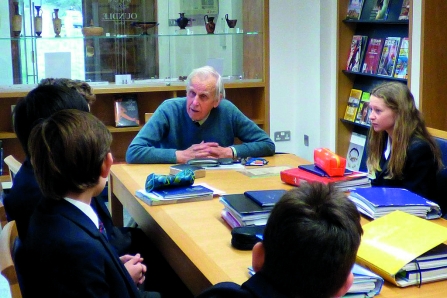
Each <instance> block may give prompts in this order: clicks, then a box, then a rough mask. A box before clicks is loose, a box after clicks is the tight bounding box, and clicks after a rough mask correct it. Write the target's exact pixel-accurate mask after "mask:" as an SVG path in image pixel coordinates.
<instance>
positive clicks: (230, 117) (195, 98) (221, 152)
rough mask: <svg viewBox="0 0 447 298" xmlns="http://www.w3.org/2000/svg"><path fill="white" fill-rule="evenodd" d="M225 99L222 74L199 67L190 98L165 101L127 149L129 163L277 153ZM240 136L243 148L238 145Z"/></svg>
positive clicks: (188, 91) (188, 86) (194, 73)
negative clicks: (235, 141) (236, 143)
mask: <svg viewBox="0 0 447 298" xmlns="http://www.w3.org/2000/svg"><path fill="white" fill-rule="evenodd" d="M224 98H225V90H224V87H223V83H222V78H221V76H220V75H219V73H218V72H216V71H215V70H214V69H213V68H212V67H210V66H205V67H201V68H197V69H194V70H193V71H192V72H191V74H190V75H189V76H188V78H187V80H186V98H173V99H168V100H165V101H164V102H163V103H162V104H161V105H160V106H159V107H158V108H157V110H156V111H155V113H154V115H153V116H152V117H151V119H150V120H149V121H148V122H147V123H146V124H145V125H144V126H143V128H142V129H141V130H140V132H138V134H137V136H136V137H135V139H134V140H133V141H132V143H131V144H130V146H129V148H128V149H127V153H126V161H127V162H128V163H186V162H187V161H188V160H190V159H193V158H237V157H248V156H252V157H254V156H270V155H273V154H274V153H275V144H274V143H273V142H272V140H271V139H270V138H269V137H268V135H267V134H266V133H265V132H264V131H263V130H262V129H261V128H259V127H258V126H257V125H256V124H255V123H254V122H253V121H251V120H250V119H248V118H247V117H246V116H245V115H244V114H243V113H242V112H241V111H240V110H239V109H238V108H237V107H236V106H234V105H233V104H232V103H231V102H230V101H228V100H226V99H224ZM235 138H238V139H239V140H241V141H242V144H238V145H235V144H234V139H235Z"/></svg>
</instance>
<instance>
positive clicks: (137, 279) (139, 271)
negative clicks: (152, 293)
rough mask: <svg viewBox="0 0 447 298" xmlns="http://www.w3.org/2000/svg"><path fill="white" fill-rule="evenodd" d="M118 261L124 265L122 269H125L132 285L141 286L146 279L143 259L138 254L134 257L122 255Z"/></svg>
mask: <svg viewBox="0 0 447 298" xmlns="http://www.w3.org/2000/svg"><path fill="white" fill-rule="evenodd" d="M120 260H121V262H122V263H123V264H124V267H126V269H127V271H128V272H129V274H130V276H131V277H132V280H133V281H134V283H135V284H136V285H141V284H142V283H143V282H144V280H145V279H146V276H145V273H146V270H147V268H146V265H144V264H143V263H142V261H143V258H142V257H141V256H140V254H136V255H135V256H131V255H124V256H121V257H120Z"/></svg>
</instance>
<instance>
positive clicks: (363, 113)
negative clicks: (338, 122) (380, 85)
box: [355, 91, 371, 125]
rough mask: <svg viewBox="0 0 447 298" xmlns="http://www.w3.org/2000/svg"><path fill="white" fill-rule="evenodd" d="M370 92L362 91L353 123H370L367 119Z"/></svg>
mask: <svg viewBox="0 0 447 298" xmlns="http://www.w3.org/2000/svg"><path fill="white" fill-rule="evenodd" d="M370 97H371V93H369V92H365V91H363V93H362V97H361V98H360V103H359V108H358V111H357V116H356V117H355V123H360V124H363V125H371V121H370V120H369V114H370V110H371V109H370V108H369V98H370Z"/></svg>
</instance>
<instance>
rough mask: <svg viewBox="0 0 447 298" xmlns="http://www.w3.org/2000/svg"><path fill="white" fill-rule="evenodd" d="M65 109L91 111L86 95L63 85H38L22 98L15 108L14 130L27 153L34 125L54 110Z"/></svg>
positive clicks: (27, 153)
mask: <svg viewBox="0 0 447 298" xmlns="http://www.w3.org/2000/svg"><path fill="white" fill-rule="evenodd" d="M64 109H77V110H81V111H86V112H88V111H89V106H88V104H87V101H86V100H85V99H84V97H83V96H82V95H81V94H80V93H79V92H77V91H76V90H75V89H69V88H66V87H61V86H51V85H49V86H38V87H36V88H34V89H33V90H31V91H30V92H29V93H28V94H27V95H26V96H25V97H24V98H21V99H20V100H19V101H18V103H17V105H16V107H15V108H14V131H15V133H16V134H17V138H18V139H19V141H20V144H21V145H22V148H23V150H24V151H25V153H26V155H27V156H29V152H28V138H29V135H30V133H31V130H32V129H33V127H34V126H35V125H36V124H37V123H38V122H39V121H42V120H43V119H46V118H48V117H49V116H51V115H52V114H53V113H54V112H57V111H60V110H64Z"/></svg>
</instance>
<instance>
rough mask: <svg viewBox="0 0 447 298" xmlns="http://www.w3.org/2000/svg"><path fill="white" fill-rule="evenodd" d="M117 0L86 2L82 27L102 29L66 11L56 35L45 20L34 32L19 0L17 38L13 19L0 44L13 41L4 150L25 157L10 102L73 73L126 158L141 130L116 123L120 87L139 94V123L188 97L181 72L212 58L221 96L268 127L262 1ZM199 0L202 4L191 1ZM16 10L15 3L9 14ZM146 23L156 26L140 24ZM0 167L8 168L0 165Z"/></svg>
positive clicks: (5, 89)
mask: <svg viewBox="0 0 447 298" xmlns="http://www.w3.org/2000/svg"><path fill="white" fill-rule="evenodd" d="M10 1H11V0H10ZM25 2H26V1H25ZM115 2H116V1H108V0H84V1H83V8H82V11H83V20H82V23H83V27H88V26H89V25H90V23H91V21H93V22H92V23H93V26H94V27H102V28H103V33H102V35H100V36H84V35H82V28H77V27H74V22H72V23H69V22H67V17H66V16H67V14H66V15H65V22H63V26H62V32H61V34H60V35H61V37H55V33H54V32H53V27H52V26H43V29H42V33H41V37H37V36H36V34H35V33H34V32H35V28H34V27H33V26H34V25H33V22H31V21H29V20H30V19H32V18H33V16H34V15H35V8H34V7H33V3H29V4H28V6H27V5H26V3H23V2H19V12H20V14H22V15H24V16H25V15H26V14H27V13H28V17H24V18H23V19H24V20H23V22H22V28H21V33H20V35H19V36H17V37H14V32H13V30H12V28H11V32H9V36H7V37H0V46H2V48H4V49H10V51H8V53H6V54H5V56H7V57H9V58H8V59H10V60H11V64H10V65H5V66H4V68H5V73H9V74H10V75H4V76H3V77H0V140H3V150H4V156H7V155H9V154H14V156H16V157H17V158H18V159H19V160H21V161H23V158H24V154H23V152H22V150H21V148H20V144H19V142H18V140H17V139H16V136H15V134H14V133H13V130H12V119H11V106H12V105H14V104H15V103H16V101H17V100H18V99H19V98H20V97H23V96H25V95H26V94H27V93H28V92H29V90H31V89H32V88H33V87H35V85H36V84H37V83H38V82H39V81H40V80H41V79H43V78H46V77H70V78H72V79H81V80H86V81H88V82H89V83H90V84H91V86H92V87H93V89H94V92H95V94H96V95H97V100H96V102H95V103H94V104H93V106H92V109H91V110H92V113H93V114H95V115H96V116H97V117H99V118H100V119H101V120H102V121H103V122H104V123H105V124H106V125H107V126H108V127H109V129H110V130H111V131H112V133H113V138H114V142H113V144H112V152H113V154H114V157H115V161H116V162H124V158H125V152H126V150H127V147H128V145H129V143H130V142H131V140H132V139H133V137H134V136H135V135H136V133H137V132H138V131H139V129H140V127H127V128H116V127H114V112H113V102H114V99H115V97H116V95H119V94H126V93H133V94H135V96H136V98H137V101H138V109H139V118H140V123H141V125H143V124H144V114H145V113H151V112H154V111H155V109H156V108H157V107H158V105H159V104H160V103H161V102H163V101H164V100H165V99H168V98H172V97H176V96H185V94H186V92H185V88H186V85H185V81H184V80H185V76H187V75H188V74H189V73H190V71H191V70H192V69H193V68H197V67H200V66H203V65H212V66H214V67H215V68H216V69H217V70H218V71H219V72H220V73H221V74H222V76H223V79H224V85H225V89H226V93H227V96H226V97H227V99H229V100H230V101H232V102H233V103H234V104H235V105H236V106H238V107H239V109H241V111H242V112H243V113H244V114H245V115H247V116H248V117H249V118H251V119H252V120H254V121H255V123H257V124H258V125H259V126H260V127H261V128H262V129H264V130H265V131H266V132H267V133H269V83H268V80H269V77H268V73H269V65H268V57H269V45H268V26H269V23H268V7H269V2H268V0H214V1H184V0H169V1H162V0H159V1H156V0H129V1H121V2H122V3H124V4H126V5H122V6H120V7H118V6H119V5H118V6H116V5H115V6H114V5H113V4H114V3H115ZM202 2H203V3H206V4H207V5H205V6H203V5H202V6H200V5H197V4H198V3H202ZM11 3H12V1H11ZM115 4H116V3H115ZM127 4H128V5H127ZM43 9H44V13H43V14H42V18H43V23H44V24H45V23H46V22H47V23H48V22H49V21H51V14H50V13H46V11H47V12H51V11H54V9H55V8H54V7H47V8H43ZM13 11H14V9H13V8H11V20H12V16H13V15H14V13H13ZM59 11H61V10H59ZM182 12H185V14H184V16H185V17H186V18H187V19H188V22H187V24H186V27H185V29H180V27H179V25H178V22H177V19H179V17H180V13H182ZM186 12H190V13H191V14H190V15H188V14H187V13H186ZM60 15H61V18H64V14H62V13H60ZM205 16H206V17H205ZM45 18H47V20H45ZM53 18H54V17H53ZM210 18H214V23H215V30H214V33H208V32H207V28H206V20H208V21H209V20H210ZM227 19H228V20H230V21H231V20H233V21H234V20H237V21H236V26H234V28H230V27H229V25H228V24H229V23H228V22H227ZM63 20H64V19H63ZM148 22H155V23H156V25H154V26H150V28H149V27H145V26H144V23H148ZM233 23H234V22H233ZM230 24H231V22H230ZM68 26H70V28H69V27H68ZM116 75H130V80H126V81H125V83H126V84H122V83H124V81H119V83H118V84H117V83H116V79H117V77H116ZM126 78H128V77H127V76H126ZM6 170H7V169H6V168H5V167H4V170H3V171H4V173H3V174H5V173H6Z"/></svg>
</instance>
